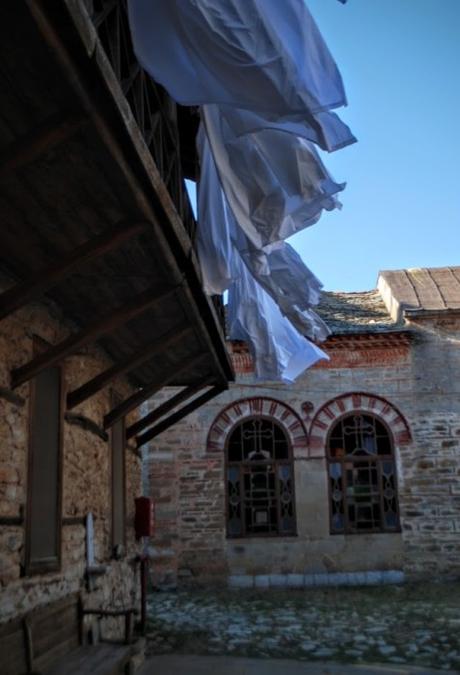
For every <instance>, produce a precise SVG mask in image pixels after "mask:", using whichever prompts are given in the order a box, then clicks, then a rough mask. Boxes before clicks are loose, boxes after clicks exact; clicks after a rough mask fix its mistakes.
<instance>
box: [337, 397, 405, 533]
mask: <svg viewBox="0 0 460 675" xmlns="http://www.w3.org/2000/svg"><path fill="white" fill-rule="evenodd" d="M356 416H360V417H370V418H372V419H373V420H374V422H375V421H376V422H378V423H379V424H381V425H382V426H383V428H384V429H385V431H386V434H387V437H388V441H389V445H390V448H391V454H385V455H375V456H371V455H369V456H367V457H366V456H363V455H360V456H355V457H354V458H351V459H350V456H349V455H344V457H342V458H337V457H332V456H331V453H330V450H331V447H330V443H331V436H332V434H333V432H334V431H335V429H336V428H337V426H338V425H339V424H342V423H343V421H344V420H346V419H347V418H351V417H356ZM325 450H326V453H325V456H326V467H327V472H326V477H327V488H328V509H329V534H330V535H333V536H336V535H339V536H353V535H358V536H359V535H362V534H364V535H366V534H367V535H369V534H398V533H400V532H401V515H400V508H399V485H398V471H397V462H396V453H395V443H394V438H393V433H392V431H391V429H390V427H389V426H388V424H387V423H386V421H385V420H383V419H382V418H381V417H379V416H378V415H375V414H374V413H372V412H370V411H367V410H351V411H350V410H349V411H347V412H345V413H344V414H343V415H341V416H340V417H337V418H336V419H334V423H333V424H332V426H331V427H330V428H329V430H328V433H327V437H326V448H325ZM354 461H356V462H358V461H361V462H366V461H367V462H369V464H370V463H371V462H376V464H377V471H378V477H379V502H380V509H381V513H382V514H383V512H384V509H383V491H382V487H381V464H382V463H383V462H385V461H387V462H388V461H391V462H392V463H393V466H394V490H395V496H394V499H395V504H396V516H397V521H398V524H397V526H396V527H394V528H391V529H390V528H386V527H385V526H384V525H383V518H382V525H381V526H380V527H379V528H367V529H360V530H355V529H351V527H350V524H349V519H348V509H347V502H346V487H347V478H346V470H345V469H344V468H343V469H342V477H343V483H342V490H343V492H344V498H343V504H344V528H343V530H341V531H338V530H335V529H334V528H333V525H332V516H333V509H332V489H331V479H330V465H331V464H338V463H340V464H342V466H343V465H344V464H345V462H354Z"/></svg>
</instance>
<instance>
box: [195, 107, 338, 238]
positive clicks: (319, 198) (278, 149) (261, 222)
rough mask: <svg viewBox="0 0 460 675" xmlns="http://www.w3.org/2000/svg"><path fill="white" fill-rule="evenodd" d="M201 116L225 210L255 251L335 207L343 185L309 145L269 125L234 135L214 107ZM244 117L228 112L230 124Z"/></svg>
mask: <svg viewBox="0 0 460 675" xmlns="http://www.w3.org/2000/svg"><path fill="white" fill-rule="evenodd" d="M202 110H203V119H204V124H205V128H206V134H207V137H208V139H209V143H210V146H211V150H212V154H213V157H214V161H215V163H216V167H217V170H218V173H219V178H220V182H221V184H222V188H223V190H224V192H225V196H226V198H227V201H228V204H229V206H230V208H231V210H232V212H233V214H234V216H235V218H236V220H237V221H238V224H239V225H240V227H241V228H242V229H243V230H244V232H245V234H246V235H247V237H248V238H249V239H250V241H251V242H252V243H253V244H254V246H256V247H257V248H262V247H264V246H267V245H268V244H272V243H274V242H277V241H280V240H284V239H287V238H288V237H289V236H291V235H292V234H294V233H295V232H298V231H299V230H302V229H304V228H306V227H309V226H310V225H313V224H314V223H316V222H317V221H318V220H319V218H320V216H321V213H322V211H323V210H324V209H325V210H327V211H331V210H333V209H335V208H338V207H340V202H339V201H338V200H337V198H336V194H337V193H338V192H340V191H341V190H343V189H344V187H345V185H344V184H343V183H342V184H340V183H336V182H335V181H334V180H333V179H332V178H331V176H330V175H329V173H328V172H327V170H326V168H325V166H324V164H323V163H322V161H321V159H320V157H319V155H318V152H317V151H316V149H315V147H314V145H313V144H312V143H311V142H310V141H309V140H307V139H306V138H302V137H300V136H296V135H295V134H293V133H290V132H285V131H284V130H279V129H277V128H276V127H275V126H274V125H273V126H270V127H269V128H259V129H258V130H255V131H252V132H249V133H243V134H241V135H236V134H235V132H234V131H233V129H232V127H231V126H230V123H229V119H228V118H227V117H226V116H225V115H224V114H222V112H221V110H220V108H219V106H203V108H202ZM244 115H245V111H241V110H240V111H235V110H233V111H232V115H231V116H230V120H231V121H233V120H234V119H235V117H236V118H238V117H239V118H240V119H241V118H242V117H243V118H244ZM242 125H244V123H242ZM239 128H240V129H241V128H242V126H240V127H239Z"/></svg>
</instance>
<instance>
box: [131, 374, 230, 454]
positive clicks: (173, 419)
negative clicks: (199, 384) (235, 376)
mask: <svg viewBox="0 0 460 675" xmlns="http://www.w3.org/2000/svg"><path fill="white" fill-rule="evenodd" d="M223 391H225V387H224V386H222V385H216V386H214V387H212V388H211V389H210V390H209V391H207V392H206V393H204V394H202V395H201V396H198V398H195V399H193V401H191V402H190V403H188V404H187V405H185V406H184V407H183V408H181V409H180V410H178V411H177V412H175V413H173V414H172V415H170V416H169V417H167V418H166V419H165V420H163V422H160V423H159V424H157V425H156V426H155V427H152V428H151V429H149V430H148V431H146V432H145V433H144V434H141V435H140V436H138V437H137V438H136V445H137V447H138V448H140V447H141V445H144V444H145V443H148V442H149V441H151V440H152V438H155V436H158V434H161V433H162V432H163V431H166V429H169V427H170V426H172V425H173V424H176V423H177V422H180V420H181V419H183V418H184V417H185V416H186V415H189V414H190V413H192V412H193V411H194V410H196V409H197V408H199V407H200V406H202V405H204V404H205V403H207V402H208V401H210V400H211V399H212V398H214V397H215V396H218V395H219V394H220V393H221V392H223Z"/></svg>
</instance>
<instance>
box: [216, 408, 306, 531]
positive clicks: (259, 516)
mask: <svg viewBox="0 0 460 675" xmlns="http://www.w3.org/2000/svg"><path fill="white" fill-rule="evenodd" d="M226 452H227V534H228V536H229V537H249V536H251V537H253V536H276V535H282V536H284V535H294V534H296V521H295V499H294V473H293V462H292V452H291V448H290V445H289V442H288V439H287V437H286V434H285V432H284V431H283V429H282V428H281V426H280V425H279V424H277V423H276V422H274V421H273V420H271V419H267V418H263V417H257V418H251V419H248V420H245V421H244V422H242V423H240V424H238V426H237V427H235V429H234V430H233V431H232V432H231V434H230V436H229V438H228V441H227V448H226Z"/></svg>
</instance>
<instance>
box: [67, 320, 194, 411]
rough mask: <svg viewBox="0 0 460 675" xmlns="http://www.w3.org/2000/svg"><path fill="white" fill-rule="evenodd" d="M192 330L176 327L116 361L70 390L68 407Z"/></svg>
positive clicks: (70, 407)
mask: <svg viewBox="0 0 460 675" xmlns="http://www.w3.org/2000/svg"><path fill="white" fill-rule="evenodd" d="M191 331H192V327H191V326H187V327H185V328H182V329H177V328H176V329H174V330H172V331H169V333H167V334H166V335H163V336H162V337H161V338H159V339H158V340H155V341H154V342H151V343H150V344H148V345H144V347H143V348H142V349H140V350H139V351H137V352H136V353H135V354H133V355H131V356H128V357H127V358H126V359H123V360H122V361H119V362H118V363H115V364H114V365H113V366H112V367H111V368H108V369H107V370H105V371H104V372H102V373H100V374H99V375H96V377H93V379H92V380H89V381H88V382H86V383H85V384H83V385H82V386H81V387H78V389H74V390H73V391H71V392H69V394H68V395H67V407H68V408H69V409H72V408H74V407H75V406H76V405H78V404H79V403H82V402H83V401H85V400H86V399H87V398H89V397H90V396H93V395H94V394H95V393H96V392H98V391H100V390H101V389H102V388H103V387H105V386H106V385H107V384H108V383H109V382H111V381H112V380H113V379H114V378H116V377H119V376H120V375H123V374H125V373H128V372H129V371H132V370H134V369H135V368H137V367H139V366H141V365H142V364H143V363H145V362H146V361H148V360H149V359H150V358H152V357H153V356H154V355H155V354H158V353H159V352H163V351H164V352H165V351H166V350H167V349H169V348H171V347H172V346H173V345H174V344H176V343H177V342H180V341H181V340H183V339H185V338H186V337H187V335H188V334H189V333H190V332H191Z"/></svg>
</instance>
